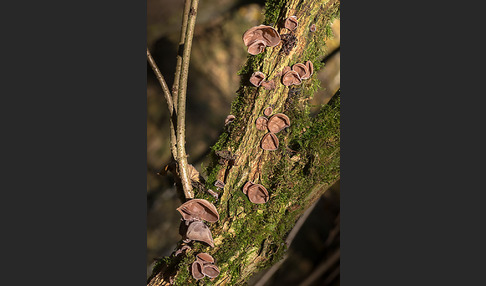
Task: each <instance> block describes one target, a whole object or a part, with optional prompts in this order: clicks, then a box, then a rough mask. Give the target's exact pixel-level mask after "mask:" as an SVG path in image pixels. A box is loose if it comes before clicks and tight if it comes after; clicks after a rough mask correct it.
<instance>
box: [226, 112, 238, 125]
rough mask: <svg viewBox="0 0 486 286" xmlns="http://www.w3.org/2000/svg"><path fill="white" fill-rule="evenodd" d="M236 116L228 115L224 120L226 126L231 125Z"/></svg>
mask: <svg viewBox="0 0 486 286" xmlns="http://www.w3.org/2000/svg"><path fill="white" fill-rule="evenodd" d="M235 118H236V117H235V116H234V115H231V114H230V115H228V116H226V119H225V120H224V126H226V125H228V124H230V123H231V122H233V121H234V120H235Z"/></svg>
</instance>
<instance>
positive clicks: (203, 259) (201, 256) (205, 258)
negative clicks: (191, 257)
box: [196, 252, 214, 265]
mask: <svg viewBox="0 0 486 286" xmlns="http://www.w3.org/2000/svg"><path fill="white" fill-rule="evenodd" d="M196 259H197V260H198V261H199V262H200V263H202V265H205V264H208V263H214V258H213V257H212V256H211V255H209V254H207V253H205V252H201V253H198V254H197V255H196Z"/></svg>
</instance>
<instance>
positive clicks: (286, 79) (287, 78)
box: [282, 70, 302, 86]
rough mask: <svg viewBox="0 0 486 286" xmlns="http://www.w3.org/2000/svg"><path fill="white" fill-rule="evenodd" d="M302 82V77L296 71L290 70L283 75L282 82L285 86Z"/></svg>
mask: <svg viewBox="0 0 486 286" xmlns="http://www.w3.org/2000/svg"><path fill="white" fill-rule="evenodd" d="M301 83H302V79H301V78H300V76H299V74H298V73H297V72H296V71H293V70H291V71H288V72H287V73H285V74H284V75H283V77H282V84H283V85H285V86H290V85H299V84H301Z"/></svg>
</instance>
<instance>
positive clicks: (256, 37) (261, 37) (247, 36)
mask: <svg viewBox="0 0 486 286" xmlns="http://www.w3.org/2000/svg"><path fill="white" fill-rule="evenodd" d="M243 42H244V43H245V46H247V47H248V53H250V54H252V55H257V54H259V53H261V52H263V50H264V49H265V47H273V46H276V45H278V43H280V35H279V34H278V32H277V30H275V29H274V28H272V27H270V26H265V25H260V26H255V27H252V28H250V29H248V30H247V31H246V32H245V33H244V34H243Z"/></svg>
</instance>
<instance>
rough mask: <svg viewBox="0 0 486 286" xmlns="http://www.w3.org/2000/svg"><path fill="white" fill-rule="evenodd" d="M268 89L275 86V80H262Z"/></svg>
mask: <svg viewBox="0 0 486 286" xmlns="http://www.w3.org/2000/svg"><path fill="white" fill-rule="evenodd" d="M261 85H262V86H263V87H264V88H265V89H266V90H272V89H274V88H275V82H274V81H273V80H269V81H262V84H261Z"/></svg>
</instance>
